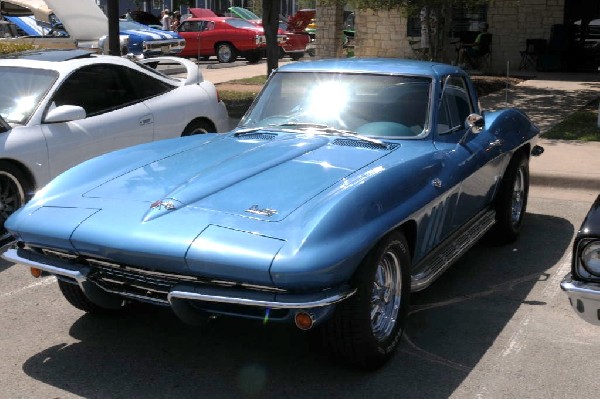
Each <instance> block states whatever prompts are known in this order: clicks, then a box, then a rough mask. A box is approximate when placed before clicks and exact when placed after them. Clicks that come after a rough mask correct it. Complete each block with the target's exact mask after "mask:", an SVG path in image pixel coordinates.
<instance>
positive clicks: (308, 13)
mask: <svg viewBox="0 0 600 399" xmlns="http://www.w3.org/2000/svg"><path fill="white" fill-rule="evenodd" d="M314 17H315V10H298V11H297V12H296V14H294V15H292V16H291V17H290V19H289V20H288V23H287V24H288V29H287V30H288V31H289V32H304V30H305V29H306V27H307V26H308V24H309V23H310V21H311V20H312V19H313V18H314Z"/></svg>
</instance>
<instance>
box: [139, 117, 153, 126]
mask: <svg viewBox="0 0 600 399" xmlns="http://www.w3.org/2000/svg"><path fill="white" fill-rule="evenodd" d="M152 123H154V118H152V115H145V116H143V117H141V118H140V126H145V125H151V124H152Z"/></svg>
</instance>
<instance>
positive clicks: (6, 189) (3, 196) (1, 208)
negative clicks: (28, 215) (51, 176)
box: [0, 171, 25, 234]
mask: <svg viewBox="0 0 600 399" xmlns="http://www.w3.org/2000/svg"><path fill="white" fill-rule="evenodd" d="M24 203H25V193H24V192H23V188H22V187H21V184H19V181H18V180H17V178H16V177H14V176H13V175H11V174H10V173H7V172H3V171H0V223H2V225H1V226H0V227H1V229H2V232H1V234H4V233H5V232H4V222H6V219H8V217H9V216H10V215H12V214H13V212H14V211H16V210H17V209H19V208H20V207H21V206H22V205H23V204H24Z"/></svg>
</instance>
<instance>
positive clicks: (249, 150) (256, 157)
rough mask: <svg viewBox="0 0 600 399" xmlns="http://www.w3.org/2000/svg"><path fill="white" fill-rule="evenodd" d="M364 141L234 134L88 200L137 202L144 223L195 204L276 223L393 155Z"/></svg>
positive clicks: (100, 189) (147, 168)
mask: <svg viewBox="0 0 600 399" xmlns="http://www.w3.org/2000/svg"><path fill="white" fill-rule="evenodd" d="M348 142H350V143H348ZM361 143H363V144H364V142H362V141H360V140H354V139H337V140H336V139H333V138H332V137H327V136H318V135H307V134H280V135H277V134H270V133H262V132H257V133H255V134H252V135H248V136H241V137H235V135H233V134H232V135H228V136H224V137H222V138H220V139H216V140H212V141H209V142H205V143H204V144H203V145H199V146H195V147H193V148H191V149H188V150H186V151H183V152H178V153H174V154H172V155H170V156H167V157H164V158H162V159H159V160H156V161H154V162H151V163H148V164H145V165H144V166H141V167H138V168H135V169H133V170H130V171H128V172H127V173H124V174H122V175H120V176H118V177H117V178H114V179H111V180H109V181H106V182H105V183H103V184H100V185H97V186H96V187H95V188H93V189H91V190H89V191H87V192H86V193H84V197H86V198H90V199H92V198H96V199H100V200H101V201H102V202H104V201H106V200H110V202H113V203H114V202H117V203H121V204H124V203H130V204H132V202H139V204H140V205H139V206H141V207H144V209H146V211H144V216H143V221H144V222H146V221H150V220H153V219H156V218H159V217H161V216H163V215H166V214H169V215H172V214H173V213H177V212H178V210H181V209H184V208H187V209H189V208H190V207H193V208H196V209H204V210H207V211H210V212H221V213H227V214H229V215H237V216H243V217H250V218H257V219H261V220H265V221H271V222H276V221H281V220H283V219H284V218H286V217H287V216H288V215H289V214H290V213H291V212H293V211H294V210H296V209H298V208H299V207H301V206H302V205H303V204H304V203H306V202H307V201H309V200H310V199H311V198H313V197H315V196H317V195H318V194H319V193H322V192H323V191H325V190H326V189H327V188H328V187H330V186H332V185H333V184H335V183H338V182H340V181H342V180H343V179H345V178H346V177H348V176H349V175H351V174H353V173H355V172H356V171H357V170H359V169H361V168H363V167H365V166H366V165H369V164H370V163H372V162H374V161H375V160H377V159H378V158H381V157H383V156H385V155H387V154H389V153H390V151H392V150H390V149H384V148H364V146H363V148H361V147H360V144H361ZM353 144H358V146H354V145H353ZM325 160H327V161H325ZM128 206H132V205H128ZM138 209H139V208H138Z"/></svg>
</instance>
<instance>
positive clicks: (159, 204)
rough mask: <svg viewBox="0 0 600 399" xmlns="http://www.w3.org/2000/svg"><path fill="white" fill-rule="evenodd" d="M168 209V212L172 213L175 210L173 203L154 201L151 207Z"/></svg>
mask: <svg viewBox="0 0 600 399" xmlns="http://www.w3.org/2000/svg"><path fill="white" fill-rule="evenodd" d="M162 208H164V209H166V210H167V211H172V210H174V209H175V204H174V203H173V202H172V201H163V200H158V201H154V202H153V203H152V205H150V209H162Z"/></svg>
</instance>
